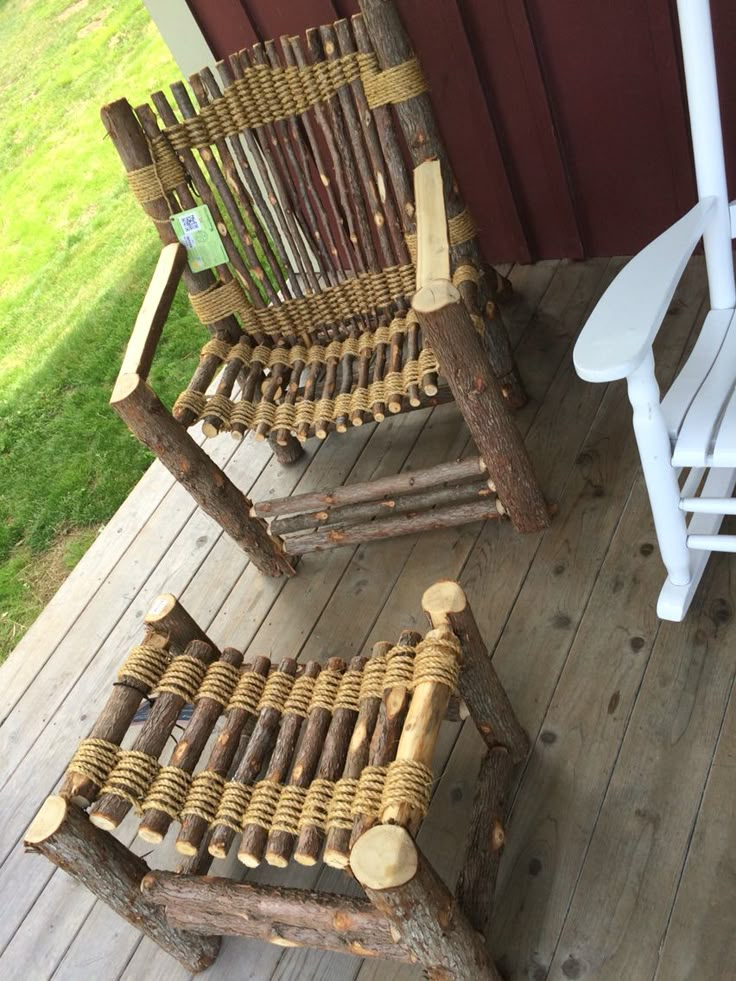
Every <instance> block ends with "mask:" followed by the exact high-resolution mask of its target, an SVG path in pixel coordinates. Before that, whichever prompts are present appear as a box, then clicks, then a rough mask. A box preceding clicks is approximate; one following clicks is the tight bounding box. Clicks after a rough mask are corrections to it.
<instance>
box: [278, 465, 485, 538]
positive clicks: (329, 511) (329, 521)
mask: <svg viewBox="0 0 736 981" xmlns="http://www.w3.org/2000/svg"><path fill="white" fill-rule="evenodd" d="M491 494H492V491H491V488H490V487H489V486H488V482H487V481H486V480H481V481H474V482H473V483H469V484H450V485H449V486H448V485H440V486H439V487H434V488H431V489H430V490H423V491H419V492H418V493H415V494H414V493H412V494H405V495H402V496H398V497H397V496H394V497H383V498H382V499H381V500H379V501H376V502H375V503H374V502H372V501H368V502H366V503H365V504H346V505H344V506H343V507H337V508H334V507H333V508H321V509H320V510H317V511H308V512H307V513H306V514H294V515H291V514H290V515H285V516H284V517H282V518H275V519H274V521H273V522H272V523H271V534H273V535H278V536H279V537H282V536H284V535H293V534H294V533H295V532H299V531H312V530H317V529H319V528H347V527H350V526H351V525H360V524H363V523H364V522H367V521H373V520H375V519H379V520H380V519H381V518H390V517H391V516H393V515H396V514H416V513H418V512H419V511H427V510H428V509H429V508H434V507H441V506H442V505H447V504H465V503H467V502H469V501H477V500H478V499H481V500H484V499H486V500H487V499H488V498H489V497H490V496H491ZM287 550H288V545H287Z"/></svg>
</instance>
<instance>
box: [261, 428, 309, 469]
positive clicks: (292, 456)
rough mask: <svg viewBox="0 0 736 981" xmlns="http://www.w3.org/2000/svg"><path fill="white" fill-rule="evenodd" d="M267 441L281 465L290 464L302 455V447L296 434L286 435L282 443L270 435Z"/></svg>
mask: <svg viewBox="0 0 736 981" xmlns="http://www.w3.org/2000/svg"><path fill="white" fill-rule="evenodd" d="M268 442H269V444H270V446H271V449H272V450H273V455H274V456H275V457H276V459H277V460H278V462H279V463H280V464H281V465H282V466H290V465H291V464H292V463H296V461H297V460H298V459H299V458H300V457H302V456H304V447H303V446H302V444H301V443H300V442H299V440H298V439H297V438H296V436H291V435H288V436H287V437H286V439H285V440H284V441H283V442H282V443H280V442H279V441H278V439H277V437H275V436H270V437H269V440H268Z"/></svg>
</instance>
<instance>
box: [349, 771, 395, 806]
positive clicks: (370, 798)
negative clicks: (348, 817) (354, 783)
mask: <svg viewBox="0 0 736 981" xmlns="http://www.w3.org/2000/svg"><path fill="white" fill-rule="evenodd" d="M387 772H388V767H387V766H366V767H365V768H364V769H363V772H362V773H361V774H360V778H359V780H358V789H357V790H356V791H355V797H354V799H353V805H352V807H351V814H352V815H353V817H359V816H365V817H370V818H377V817H378V815H379V814H380V813H381V795H382V794H383V785H384V783H385V782H386V773H387Z"/></svg>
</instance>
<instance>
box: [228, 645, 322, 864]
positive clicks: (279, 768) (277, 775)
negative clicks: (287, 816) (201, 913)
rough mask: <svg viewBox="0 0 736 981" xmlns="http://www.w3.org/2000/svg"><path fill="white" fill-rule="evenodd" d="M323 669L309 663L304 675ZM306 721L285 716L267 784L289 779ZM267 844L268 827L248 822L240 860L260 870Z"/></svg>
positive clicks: (313, 673) (294, 715)
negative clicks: (288, 775) (259, 866)
mask: <svg viewBox="0 0 736 981" xmlns="http://www.w3.org/2000/svg"><path fill="white" fill-rule="evenodd" d="M320 670H321V666H320V664H319V662H318V661H309V663H308V664H307V666H306V668H305V669H304V674H305V675H306V677H308V678H316V677H317V675H318V674H319V673H320ZM303 722H304V719H303V717H302V716H301V715H298V714H297V713H296V712H289V713H288V714H286V715H285V716H284V719H283V721H282V722H281V728H280V729H279V734H278V737H277V739H276V745H275V746H274V749H273V753H272V754H271V759H270V760H269V763H268V769H267V770H266V775H265V777H264V778H263V779H264V780H265V781H268V782H269V783H272V784H274V785H276V786H278V785H280V784H283V782H284V781H285V780H286V777H287V774H288V772H289V767H290V766H291V762H292V759H293V757H294V753H295V751H296V746H297V742H298V739H299V733H300V732H301V729H302V723H303ZM267 841H268V829H267V828H264V827H262V826H261V825H260V824H251V823H245V824H244V825H243V835H242V838H241V840H240V848H239V849H238V859H239V860H240V861H241V862H242V863H243V864H244V865H247V866H248V867H249V868H256V867H257V866H258V865H260V863H261V861H262V859H263V854H264V852H265V850H266V842H267Z"/></svg>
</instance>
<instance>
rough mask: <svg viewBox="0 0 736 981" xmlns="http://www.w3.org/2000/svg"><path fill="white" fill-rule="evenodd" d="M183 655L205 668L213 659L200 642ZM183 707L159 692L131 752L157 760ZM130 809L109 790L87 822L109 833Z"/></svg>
mask: <svg viewBox="0 0 736 981" xmlns="http://www.w3.org/2000/svg"><path fill="white" fill-rule="evenodd" d="M186 654H187V655H188V656H189V657H192V658H196V660H198V661H201V662H202V663H203V664H205V665H207V664H210V663H211V662H212V661H213V660H214V656H215V652H214V651H213V650H212V648H211V647H210V646H209V644H205V643H203V642H202V641H201V640H193V641H191V643H190V644H189V645H188V647H187V649H186ZM185 704H186V700H185V699H184V698H183V697H182V696H181V695H180V694H175V693H174V692H173V691H162V692H161V693H160V694H159V695H158V697H157V698H156V701H155V702H154V704H153V707H152V708H151V712H150V714H149V716H148V718H147V719H146V721H145V722H144V723H143V726H142V728H141V731H140V732H139V733H138V735H137V737H136V739H135V742H134V743H133V746H132V749H133V750H134V751H135V752H138V753H144V754H145V755H146V756H150V757H153V759H156V760H157V759H158V758H159V756H160V755H161V753H162V752H163V749H164V746H165V745H166V741H167V740H168V738H169V736H170V735H171V731H172V729H173V728H174V726H175V725H176V720H177V719H178V718H179V713H180V712H181V710H182V708H183V707H184V705H185ZM113 772H114V771H113ZM131 806H132V805H131V802H130V800H129V799H128V796H127V794H126V795H125V796H121V795H119V794H117V793H116V792H115V791H108V792H107V793H104V794H103V795H102V796H101V797H100V799H99V800H98V801H97V803H96V804H95V805H94V807H93V808H92V810H91V811H90V820H91V821H92V823H93V824H96V825H97V827H98V828H104V829H105V830H106V831H112V830H113V829H114V828H117V826H118V825H119V824H120V822H121V821H122V820H123V818H124V817H125V815H126V814H127V813H128V811H129V810H130V808H131Z"/></svg>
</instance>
